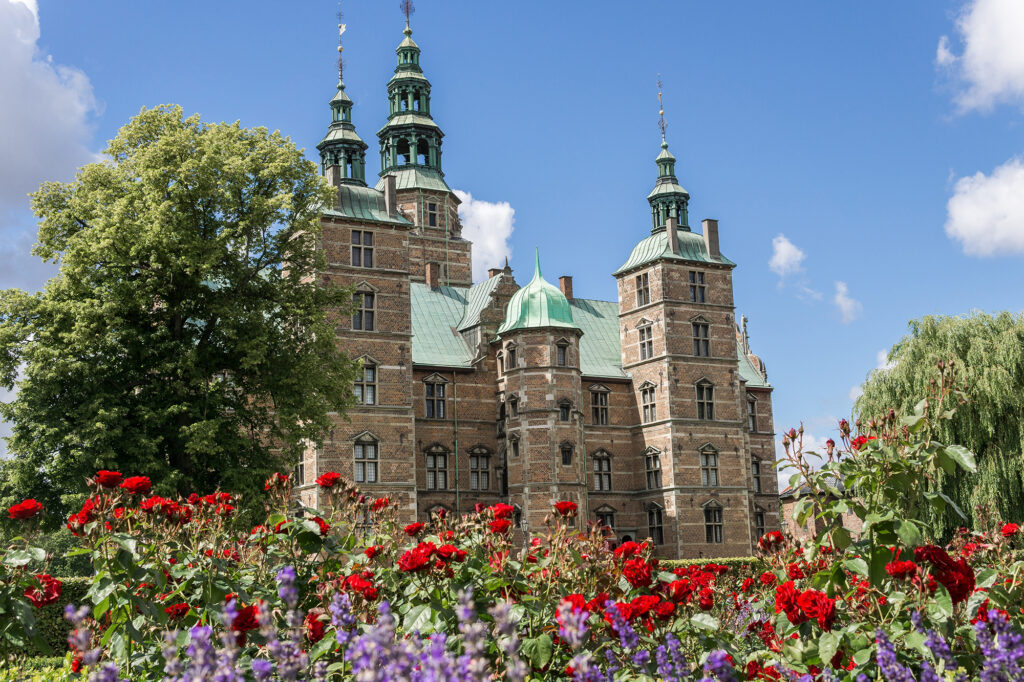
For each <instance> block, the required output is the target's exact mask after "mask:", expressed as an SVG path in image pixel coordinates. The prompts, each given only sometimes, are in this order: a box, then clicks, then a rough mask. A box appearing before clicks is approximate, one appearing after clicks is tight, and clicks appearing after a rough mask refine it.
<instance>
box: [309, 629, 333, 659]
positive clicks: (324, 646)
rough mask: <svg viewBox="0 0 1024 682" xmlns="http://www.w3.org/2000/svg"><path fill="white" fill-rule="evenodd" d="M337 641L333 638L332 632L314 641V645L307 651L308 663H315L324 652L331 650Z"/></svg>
mask: <svg viewBox="0 0 1024 682" xmlns="http://www.w3.org/2000/svg"><path fill="white" fill-rule="evenodd" d="M337 644H338V642H337V640H335V639H334V635H333V634H328V635H326V636H325V637H324V638H323V639H321V640H320V641H319V642H317V643H316V645H315V646H314V647H313V648H312V649H310V651H309V661H310V663H315V662H316V660H317V659H319V658H320V657H321V656H323V655H324V654H326V653H328V652H329V651H332V650H333V649H334V647H335V646H337Z"/></svg>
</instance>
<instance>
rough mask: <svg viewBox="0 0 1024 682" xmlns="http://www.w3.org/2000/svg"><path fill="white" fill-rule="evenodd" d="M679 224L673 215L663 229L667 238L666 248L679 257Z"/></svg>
mask: <svg viewBox="0 0 1024 682" xmlns="http://www.w3.org/2000/svg"><path fill="white" fill-rule="evenodd" d="M678 229H679V223H678V222H677V221H676V217H675V216H674V215H670V216H669V217H668V225H666V227H665V233H666V235H667V236H668V248H669V250H671V251H672V253H674V254H676V255H679V232H677V230H678Z"/></svg>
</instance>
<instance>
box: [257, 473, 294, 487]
mask: <svg viewBox="0 0 1024 682" xmlns="http://www.w3.org/2000/svg"><path fill="white" fill-rule="evenodd" d="M288 480H289V477H288V474H282V473H281V472H279V471H275V472H274V473H272V474H271V475H270V478H268V479H267V482H266V483H264V484H263V489H264V490H270V489H271V488H286V487H287V486H288Z"/></svg>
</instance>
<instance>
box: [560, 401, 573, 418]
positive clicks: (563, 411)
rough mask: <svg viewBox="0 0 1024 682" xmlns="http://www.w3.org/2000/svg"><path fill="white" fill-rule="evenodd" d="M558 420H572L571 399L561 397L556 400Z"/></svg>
mask: <svg viewBox="0 0 1024 682" xmlns="http://www.w3.org/2000/svg"><path fill="white" fill-rule="evenodd" d="M558 421H560V422H569V421H572V401H571V400H569V399H568V398H562V399H561V400H559V401H558Z"/></svg>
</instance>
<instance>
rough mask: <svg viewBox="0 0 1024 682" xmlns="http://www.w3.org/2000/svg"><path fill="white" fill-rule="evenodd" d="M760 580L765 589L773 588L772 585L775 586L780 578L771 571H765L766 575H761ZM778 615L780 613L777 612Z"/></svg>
mask: <svg viewBox="0 0 1024 682" xmlns="http://www.w3.org/2000/svg"><path fill="white" fill-rule="evenodd" d="M758 580H760V581H761V584H762V585H764V586H765V587H771V586H772V585H774V584H775V582H776V581H777V580H778V578H777V577H776V576H775V574H774V573H771V572H769V571H765V572H764V573H762V574H761V577H760V578H758ZM776 613H778V612H777V611H776Z"/></svg>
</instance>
